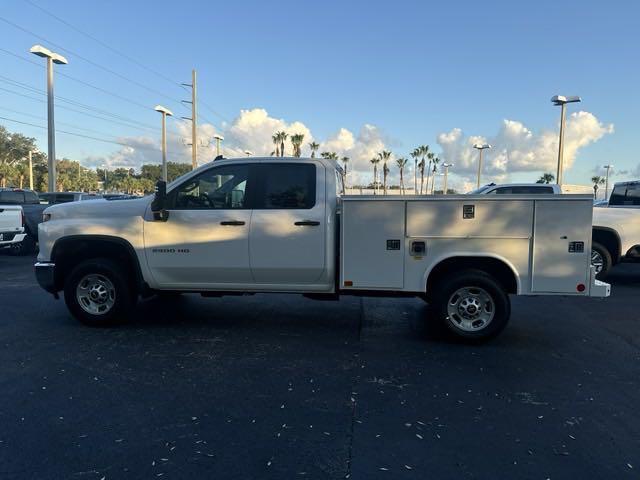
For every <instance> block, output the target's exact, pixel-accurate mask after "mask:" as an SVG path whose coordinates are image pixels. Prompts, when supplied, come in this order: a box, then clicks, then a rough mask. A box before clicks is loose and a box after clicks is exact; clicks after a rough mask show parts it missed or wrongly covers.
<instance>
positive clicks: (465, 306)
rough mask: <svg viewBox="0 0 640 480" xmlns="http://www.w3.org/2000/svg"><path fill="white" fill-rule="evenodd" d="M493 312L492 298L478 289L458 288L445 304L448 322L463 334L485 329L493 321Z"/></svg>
mask: <svg viewBox="0 0 640 480" xmlns="http://www.w3.org/2000/svg"><path fill="white" fill-rule="evenodd" d="M495 311H496V307H495V302H494V301H493V298H492V297H491V295H489V294H488V293H487V291H486V290H484V289H482V288H479V287H462V288H459V289H458V290H456V291H455V292H453V294H452V295H451V296H450V297H449V301H448V302H447V314H448V317H449V320H450V321H451V323H452V325H453V326H455V327H456V328H459V329H460V330H462V331H464V332H477V331H479V330H482V329H483V328H486V327H487V325H489V324H490V323H491V321H492V320H493V317H494V316H495Z"/></svg>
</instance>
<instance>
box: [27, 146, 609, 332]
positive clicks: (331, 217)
mask: <svg viewBox="0 0 640 480" xmlns="http://www.w3.org/2000/svg"><path fill="white" fill-rule="evenodd" d="M343 192H344V187H343V172H342V171H341V169H340V167H339V166H338V165H337V163H336V162H334V161H331V160H326V159H312V158H306V159H305V158H277V159H276V158H272V157H267V158H256V157H245V158H239V159H220V160H216V161H214V162H212V163H209V164H207V165H204V166H202V167H200V168H198V169H195V170H193V171H192V172H190V173H188V174H186V175H184V176H182V177H181V178H179V179H177V180H175V181H173V182H172V183H170V184H169V185H167V184H165V183H164V182H158V184H157V192H156V194H155V196H148V197H143V198H141V199H137V200H124V201H119V200H115V201H110V202H109V201H106V200H95V201H91V202H74V203H68V204H63V205H55V206H51V207H49V208H47V209H46V210H45V212H44V222H43V223H41V224H40V234H39V236H40V253H39V255H38V262H37V263H36V264H35V273H36V277H37V279H38V282H39V284H40V285H41V286H42V287H43V288H44V289H45V290H47V291H48V292H50V293H52V294H54V296H56V297H57V296H58V292H61V291H62V292H64V299H65V302H66V304H67V306H68V308H69V310H70V311H71V313H72V314H73V315H74V316H75V317H76V318H77V319H78V320H80V321H81V322H84V323H85V324H88V325H91V326H103V325H110V324H113V323H117V322H121V321H124V320H125V319H126V318H127V317H128V316H130V315H131V313H132V312H133V309H134V303H135V301H136V299H137V298H138V297H139V296H148V295H153V294H157V293H159V294H163V293H168V294H174V293H180V292H196V293H200V294H202V295H203V296H223V295H242V294H254V293H270V292H287V293H298V294H303V295H305V296H308V297H310V298H315V299H337V298H339V297H340V296H342V295H376V296H390V297H392V296H413V297H420V298H423V299H425V300H426V301H427V302H428V303H429V304H430V308H429V311H430V312H432V313H431V317H432V318H436V319H438V320H439V321H441V322H443V323H444V324H445V325H446V326H447V328H448V329H450V331H451V332H453V333H454V334H456V335H457V336H459V337H461V338H464V339H467V340H471V341H481V340H486V339H488V338H491V337H493V336H495V335H497V334H498V333H499V332H500V331H502V329H503V328H504V327H505V326H506V324H507V321H508V320H509V317H510V312H511V306H510V299H509V295H510V294H512V295H568V296H583V297H586V296H592V297H605V296H608V295H609V293H610V286H609V285H608V284H606V283H604V282H600V281H598V280H596V278H595V271H594V270H593V269H592V268H591V267H590V254H589V252H590V251H591V215H592V198H591V197H590V196H585V195H499V196H494V195H446V196H395V195H394V196H388V197H387V196H380V195H376V196H358V195H354V196H351V195H350V196H346V195H343Z"/></svg>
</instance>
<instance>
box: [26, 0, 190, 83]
mask: <svg viewBox="0 0 640 480" xmlns="http://www.w3.org/2000/svg"><path fill="white" fill-rule="evenodd" d="M24 1H25V2H27V3H28V4H30V5H31V6H33V7H35V8H37V9H38V10H40V11H41V12H43V13H45V14H47V15H49V16H50V17H52V18H55V19H56V20H58V21H59V22H60V23H62V24H64V25H66V26H67V27H69V28H71V29H73V30H75V31H76V32H78V33H80V34H82V35H84V36H85V37H87V38H90V39H91V40H93V41H94V42H96V43H98V44H99V45H101V46H103V47H104V48H106V49H107V50H110V51H112V52H113V53H115V54H117V55H120V56H121V57H123V58H126V59H127V60H129V61H130V62H131V63H134V64H135V65H138V66H139V67H140V68H143V69H145V70H147V71H148V72H151V73H153V74H154V75H157V76H158V77H160V78H162V79H164V80H166V81H167V82H169V83H172V84H174V85H178V86H179V85H180V83H179V82H176V81H174V80H172V79H171V78H169V77H167V76H166V75H164V74H163V73H161V72H158V71H157V70H155V69H153V68H151V67H149V66H147V65H144V64H143V63H141V62H139V61H138V60H136V59H135V58H133V57H131V56H130V55H127V54H126V53H124V52H121V51H119V50H117V49H115V48H113V47H112V46H111V45H109V44H107V43H105V42H103V41H102V40H100V39H99V38H96V37H94V36H93V35H91V34H89V33H87V32H85V31H84V30H80V29H79V28H78V27H76V26H75V25H72V24H71V23H69V22H67V21H66V20H64V19H62V18H60V17H58V16H57V15H55V14H53V13H51V12H49V11H48V10H45V9H44V8H42V7H41V6H40V5H37V4H36V3H34V2H32V1H31V0H24Z"/></svg>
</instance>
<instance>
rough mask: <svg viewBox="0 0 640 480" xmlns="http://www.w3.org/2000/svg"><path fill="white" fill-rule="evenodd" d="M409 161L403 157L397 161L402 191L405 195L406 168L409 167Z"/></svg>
mask: <svg viewBox="0 0 640 480" xmlns="http://www.w3.org/2000/svg"><path fill="white" fill-rule="evenodd" d="M407 161H408V160H407V159H406V158H404V157H402V158H398V159H397V160H396V165H398V168H399V169H400V191H401V192H402V194H403V195H404V167H405V165H407Z"/></svg>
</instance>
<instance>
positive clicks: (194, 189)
mask: <svg viewBox="0 0 640 480" xmlns="http://www.w3.org/2000/svg"><path fill="white" fill-rule="evenodd" d="M248 179H249V166H248V165H224V166H222V167H213V168H211V169H209V170H207V171H206V172H202V173H201V174H200V175H198V176H196V177H194V178H191V179H189V180H187V181H186V182H184V183H183V184H182V185H180V186H179V187H177V188H175V189H174V190H172V191H171V193H170V194H169V208H173V209H178V210H222V209H234V208H237V209H243V208H249V206H248V202H247V196H246V194H247V181H248Z"/></svg>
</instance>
